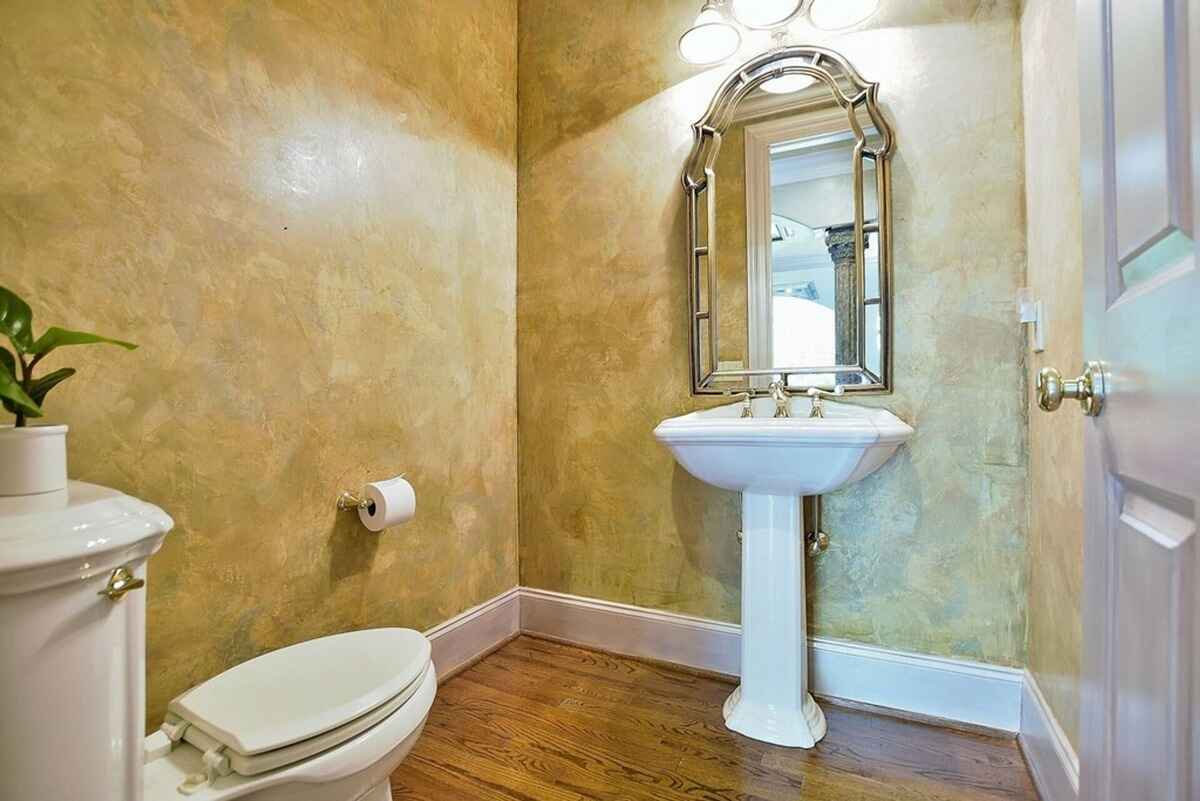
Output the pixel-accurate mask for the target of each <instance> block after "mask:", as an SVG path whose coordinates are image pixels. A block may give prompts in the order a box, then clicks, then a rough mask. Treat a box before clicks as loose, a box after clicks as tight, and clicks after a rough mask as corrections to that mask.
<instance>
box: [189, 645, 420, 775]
mask: <svg viewBox="0 0 1200 801" xmlns="http://www.w3.org/2000/svg"><path fill="white" fill-rule="evenodd" d="M429 659H430V647H429V640H427V639H425V637H424V636H423V635H422V634H420V633H419V632H416V631H412V630H411V629H393V628H388V629H367V630H364V631H351V632H347V633H345V634H335V635H333V636H331V637H321V638H319V639H316V640H308V641H307V642H302V643H297V644H296V645H291V646H288V647H287V648H280V649H279V650H278V651H271V652H270V653H267V654H263V655H262V656H259V657H256V658H254V659H251V660H250V661H249V662H243V663H242V664H240V665H237V666H236V667H232V668H230V669H229V670H227V671H225V672H224V673H222V674H220V675H219V676H216V677H214V678H211V679H209V680H208V681H206V682H204V683H203V684H200V685H198V686H196V687H193V688H192V689H190V690H188V691H187V692H185V693H184V694H183V695H181V696H179V697H178V698H176V699H175V700H173V701H172V702H171V703H170V704H169V705H168V707H167V711H168V713H170V714H173V715H176V716H178V717H180V718H182V719H183V720H186V721H187V722H188V723H190V724H191V725H192V726H195V727H196V728H198V729H200V730H201V731H203V732H204V733H205V734H208V735H209V736H210V737H212V738H214V739H215V740H217V741H219V742H220V743H221V744H223V745H225V746H226V747H227V748H229V749H231V750H233V751H235V752H237V753H238V754H241V755H244V756H252V755H254V754H261V753H264V752H267V751H274V750H276V749H280V748H284V747H285V746H288V745H291V744H293V743H298V742H300V741H301V740H307V739H309V738H312V737H316V736H318V735H320V734H323V733H324V732H327V731H330V730H332V729H335V728H338V727H339V726H342V725H344V724H346V723H349V722H350V721H352V720H355V719H356V718H360V717H362V716H363V715H365V714H367V713H368V712H370V711H371V710H373V709H376V708H377V707H380V706H382V705H383V704H386V703H387V702H388V701H390V700H392V699H393V698H395V697H396V696H398V695H400V694H402V693H403V692H404V691H405V690H406V689H407V688H409V687H410V686H411V685H413V684H414V683H415V682H416V681H417V680H418V679H420V678H421V676H422V675H423V674H424V672H425V669H426V667H427V666H428V665H429Z"/></svg>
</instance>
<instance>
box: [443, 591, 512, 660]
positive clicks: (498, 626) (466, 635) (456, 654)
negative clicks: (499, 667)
mask: <svg viewBox="0 0 1200 801" xmlns="http://www.w3.org/2000/svg"><path fill="white" fill-rule="evenodd" d="M520 608H521V590H520V588H519V587H513V588H512V589H511V590H508V591H507V592H503V593H501V594H500V595H497V596H496V597H495V598H492V599H491V600H489V601H484V602H483V603H481V604H480V605H479V606H475V607H472V608H470V609H468V610H467V611H465V612H463V613H462V614H459V615H455V616H454V617H452V618H450V619H449V620H447V621H446V622H444V623H439V624H438V625H436V626H434V627H433V628H431V629H428V630H427V631H426V632H425V636H426V637H428V638H429V642H430V644H431V645H432V646H433V666H434V668H436V670H437V675H438V680H439V681H443V680H445V679H447V678H449V677H450V676H453V675H454V674H455V673H457V672H458V671H459V670H462V669H463V668H464V667H466V666H467V665H469V664H471V663H472V662H474V661H475V660H476V659H478V658H479V657H481V656H483V655H484V654H486V653H487V652H488V651H491V650H493V649H494V648H496V647H497V646H498V645H501V644H503V643H505V642H507V641H508V640H511V639H512V638H513V637H515V636H517V634H519V633H520V626H521V612H520Z"/></svg>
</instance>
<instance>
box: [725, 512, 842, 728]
mask: <svg viewBox="0 0 1200 801" xmlns="http://www.w3.org/2000/svg"><path fill="white" fill-rule="evenodd" d="M802 510H803V504H802V499H801V498H800V497H799V496H785V495H759V494H755V493H749V492H747V493H743V494H742V683H741V685H740V686H739V687H738V688H737V689H736V690H734V692H733V695H731V696H729V699H728V700H727V701H726V702H725V709H724V711H725V725H726V726H728V727H729V728H730V729H732V730H734V731H736V732H739V733H741V734H744V735H746V736H747V737H752V738H754V739H755V740H763V741H764V742H768V743H774V744H776V745H787V746H794V747H799V748H812V747H813V746H814V745H816V743H817V741H819V740H820V739H821V738H822V737H824V736H825V716H824V715H823V714H822V713H821V709H820V707H818V706H817V703H816V701H814V700H813V697H812V695H810V694H809V692H808V635H807V626H806V622H805V607H804V548H805V543H804V531H803V514H802Z"/></svg>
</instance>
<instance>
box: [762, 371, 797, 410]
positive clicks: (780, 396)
mask: <svg viewBox="0 0 1200 801" xmlns="http://www.w3.org/2000/svg"><path fill="white" fill-rule="evenodd" d="M767 392H769V393H770V394H771V398H772V399H773V400H774V401H775V416H776V417H791V416H792V408H791V401H792V399H791V396H789V395H788V392H787V376H786V375H780V376H779V380H778V381H772V382H771V383H770V384H768V385H767Z"/></svg>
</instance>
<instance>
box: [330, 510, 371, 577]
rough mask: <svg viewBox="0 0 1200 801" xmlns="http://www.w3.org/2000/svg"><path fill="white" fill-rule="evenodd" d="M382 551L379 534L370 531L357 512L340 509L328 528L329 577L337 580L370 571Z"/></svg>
mask: <svg viewBox="0 0 1200 801" xmlns="http://www.w3.org/2000/svg"><path fill="white" fill-rule="evenodd" d="M378 550H379V534H376V533H374V532H372V531H368V530H367V528H366V527H365V526H363V524H362V521H361V520H359V519H358V512H354V511H348V512H341V513H340V514H338V515H337V517H335V518H334V519H333V528H331V529H330V530H329V578H330V580H331V581H332V582H334V583H337V582H339V581H342V580H343V579H347V578H352V577H354V576H357V575H360V574H369V573H370V572H371V565H372V564H374V562H375V554H376V552H377V551H378Z"/></svg>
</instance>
